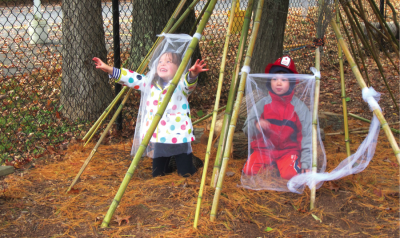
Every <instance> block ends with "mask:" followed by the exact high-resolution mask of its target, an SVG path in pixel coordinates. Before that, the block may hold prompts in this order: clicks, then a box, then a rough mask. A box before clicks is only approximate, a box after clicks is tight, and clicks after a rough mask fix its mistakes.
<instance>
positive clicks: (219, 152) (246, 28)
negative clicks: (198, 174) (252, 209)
mask: <svg viewBox="0 0 400 238" xmlns="http://www.w3.org/2000/svg"><path fill="white" fill-rule="evenodd" d="M253 3H254V1H253V0H250V1H249V2H248V5H247V10H246V13H245V16H244V22H243V28H242V33H241V35H240V41H239V48H238V53H237V57H236V59H235V64H234V66H233V68H234V69H235V70H234V71H233V73H232V81H231V85H230V88H229V94H228V102H227V104H226V110H225V114H224V119H223V121H222V129H221V133H220V137H219V142H218V149H217V155H216V157H215V162H214V168H213V172H212V177H211V187H215V186H216V183H217V180H218V174H219V171H220V169H221V163H222V157H223V155H224V148H225V142H226V137H227V135H228V127H229V123H230V121H231V117H232V109H233V103H234V101H235V95H236V91H237V88H238V86H239V71H240V65H241V62H242V57H243V53H244V46H245V44H246V40H247V36H248V33H249V27H250V20H251V14H252V12H253V5H254V4H253Z"/></svg>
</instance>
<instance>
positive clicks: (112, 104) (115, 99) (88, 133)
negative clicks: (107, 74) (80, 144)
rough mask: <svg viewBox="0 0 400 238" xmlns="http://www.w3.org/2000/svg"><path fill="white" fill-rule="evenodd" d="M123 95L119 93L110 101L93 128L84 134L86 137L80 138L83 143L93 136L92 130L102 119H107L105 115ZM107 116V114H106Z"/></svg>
mask: <svg viewBox="0 0 400 238" xmlns="http://www.w3.org/2000/svg"><path fill="white" fill-rule="evenodd" d="M123 94H124V93H123V92H122V91H120V92H119V93H118V95H117V96H116V97H115V98H114V99H113V100H112V102H111V103H110V105H108V106H107V108H106V110H104V112H103V113H102V114H101V116H100V117H99V118H98V119H97V121H96V122H95V123H94V124H93V126H92V127H91V128H90V129H89V131H88V132H87V133H86V135H85V136H84V137H83V138H82V140H83V141H86V140H87V139H88V138H89V136H90V135H91V134H93V130H95V128H96V127H97V125H98V124H99V123H100V121H102V120H103V118H104V117H107V116H106V114H107V113H108V112H109V111H110V109H111V108H112V107H114V105H115V103H116V102H117V101H118V100H119V99H120V98H121V96H122V95H123ZM107 115H108V114H107ZM96 131H97V129H96Z"/></svg>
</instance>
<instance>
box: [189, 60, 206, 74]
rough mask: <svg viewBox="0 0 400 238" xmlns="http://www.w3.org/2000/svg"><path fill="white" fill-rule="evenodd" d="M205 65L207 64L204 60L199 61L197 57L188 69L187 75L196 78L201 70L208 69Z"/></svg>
mask: <svg viewBox="0 0 400 238" xmlns="http://www.w3.org/2000/svg"><path fill="white" fill-rule="evenodd" d="M206 66H207V64H206V63H204V60H201V61H200V60H199V59H197V60H196V62H195V63H194V65H193V66H192V67H190V69H189V72H190V74H189V77H190V78H196V77H197V76H199V74H200V73H201V72H206V71H208V70H209V69H207V68H205V67H206Z"/></svg>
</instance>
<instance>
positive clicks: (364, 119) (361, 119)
mask: <svg viewBox="0 0 400 238" xmlns="http://www.w3.org/2000/svg"><path fill="white" fill-rule="evenodd" d="M349 116H351V117H354V118H356V119H358V120H360V121H364V122H368V123H371V121H370V120H368V119H366V118H364V117H360V116H357V115H355V114H353V113H349ZM392 124H393V125H395V124H394V123H392ZM388 125H391V124H388ZM390 130H391V131H393V132H396V133H398V134H399V133H400V131H399V130H396V129H394V128H390Z"/></svg>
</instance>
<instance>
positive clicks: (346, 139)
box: [336, 0, 351, 157]
mask: <svg viewBox="0 0 400 238" xmlns="http://www.w3.org/2000/svg"><path fill="white" fill-rule="evenodd" d="M339 14H340V13H339V0H336V24H337V25H338V26H340V18H339ZM337 44H338V55H339V67H340V86H341V91H342V92H341V94H342V95H341V96H342V105H343V127H344V142H345V143H346V153H347V157H349V156H350V155H351V151H350V138H349V123H348V120H347V102H346V86H345V83H344V68H343V56H342V48H341V47H340V44H339V41H338V43H337Z"/></svg>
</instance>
